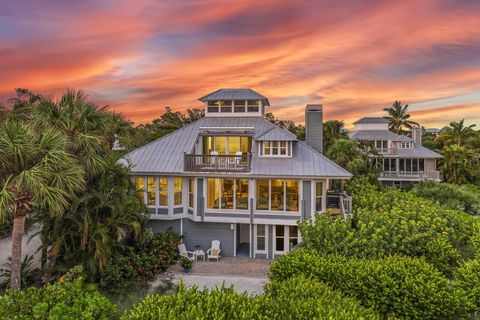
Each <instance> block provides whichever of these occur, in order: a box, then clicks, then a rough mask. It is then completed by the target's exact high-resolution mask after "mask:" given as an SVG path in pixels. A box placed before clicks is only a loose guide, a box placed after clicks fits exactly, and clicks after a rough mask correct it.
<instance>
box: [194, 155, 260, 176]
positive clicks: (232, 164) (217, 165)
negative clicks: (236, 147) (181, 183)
mask: <svg viewBox="0 0 480 320" xmlns="http://www.w3.org/2000/svg"><path fill="white" fill-rule="evenodd" d="M250 162H251V154H250V153H242V154H241V155H226V154H219V155H212V154H210V155H205V154H184V170H185V171H198V172H249V171H250Z"/></svg>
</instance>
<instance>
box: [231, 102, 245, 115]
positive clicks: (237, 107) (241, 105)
mask: <svg viewBox="0 0 480 320" xmlns="http://www.w3.org/2000/svg"><path fill="white" fill-rule="evenodd" d="M233 112H240V113H244V112H245V100H235V101H233Z"/></svg>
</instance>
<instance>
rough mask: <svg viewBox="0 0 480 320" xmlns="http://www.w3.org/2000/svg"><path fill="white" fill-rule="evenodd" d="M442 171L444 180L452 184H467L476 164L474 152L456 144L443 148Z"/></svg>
mask: <svg viewBox="0 0 480 320" xmlns="http://www.w3.org/2000/svg"><path fill="white" fill-rule="evenodd" d="M442 160H443V171H444V172H445V174H446V180H447V181H448V182H449V183H453V184H462V183H465V182H467V180H468V179H467V178H468V177H471V176H472V175H473V173H474V172H473V171H474V170H475V167H476V166H478V164H475V151H474V150H472V149H468V148H465V147H462V146H459V145H457V144H452V145H450V146H446V147H445V148H443V159H442Z"/></svg>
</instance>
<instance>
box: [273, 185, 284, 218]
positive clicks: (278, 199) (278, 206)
mask: <svg viewBox="0 0 480 320" xmlns="http://www.w3.org/2000/svg"><path fill="white" fill-rule="evenodd" d="M283 182H284V181H283V180H272V182H271V191H270V192H271V194H270V199H271V201H270V210H272V211H283V206H284V204H283V202H284V194H283V192H284V186H283Z"/></svg>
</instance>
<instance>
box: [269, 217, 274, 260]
mask: <svg viewBox="0 0 480 320" xmlns="http://www.w3.org/2000/svg"><path fill="white" fill-rule="evenodd" d="M272 257H273V226H272V225H269V226H268V258H269V259H272Z"/></svg>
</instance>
